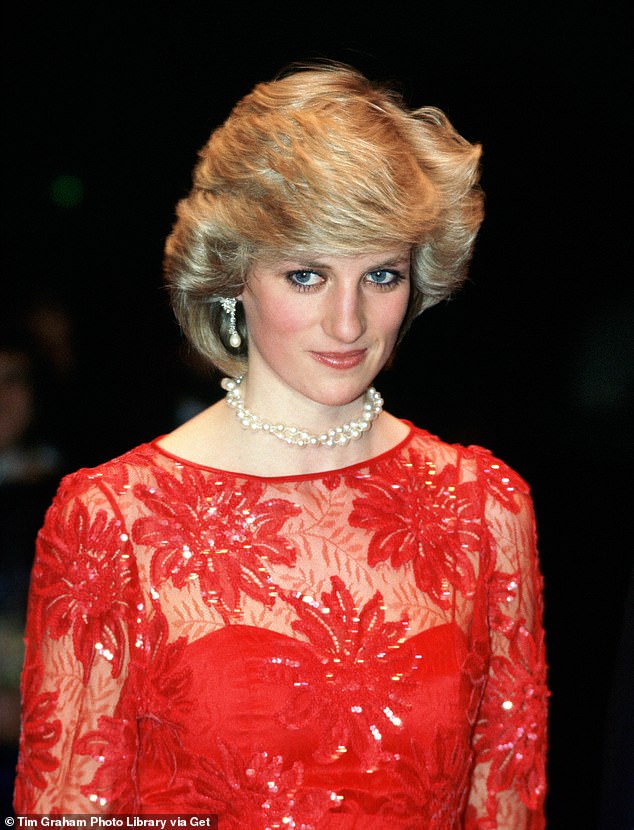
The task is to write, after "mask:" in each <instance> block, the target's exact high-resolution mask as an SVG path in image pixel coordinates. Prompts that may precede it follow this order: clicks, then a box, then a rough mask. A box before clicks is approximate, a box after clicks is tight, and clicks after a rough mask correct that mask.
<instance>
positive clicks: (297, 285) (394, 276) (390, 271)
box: [286, 268, 405, 293]
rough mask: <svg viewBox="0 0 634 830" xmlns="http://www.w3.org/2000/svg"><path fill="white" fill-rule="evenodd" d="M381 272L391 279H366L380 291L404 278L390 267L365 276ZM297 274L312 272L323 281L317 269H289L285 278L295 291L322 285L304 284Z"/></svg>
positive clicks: (307, 289) (313, 289)
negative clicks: (297, 279) (298, 279)
mask: <svg viewBox="0 0 634 830" xmlns="http://www.w3.org/2000/svg"><path fill="white" fill-rule="evenodd" d="M383 273H385V274H391V275H392V279H391V280H390V281H389V282H383V283H382V282H374V281H373V280H368V282H369V283H370V284H371V285H373V286H374V287H375V288H378V289H379V290H381V291H389V290H390V289H392V288H395V287H396V286H397V285H398V284H399V283H401V282H403V280H404V279H405V277H404V276H403V274H402V273H401V272H400V271H395V270H394V269H392V268H377V269H376V270H374V271H368V273H367V274H366V276H368V277H369V276H371V275H372V274H383ZM298 274H314V275H315V276H317V277H320V279H322V281H323V278H322V277H321V274H319V273H318V272H317V271H311V270H309V269H303V268H300V269H298V270H297V271H289V272H288V274H286V279H287V280H288V282H289V283H290V285H291V287H292V288H294V289H295V290H296V291H300V292H302V293H305V292H309V291H315V290H317V289H319V288H320V286H321V285H322V283H321V282H319V283H315V284H314V285H304V284H303V283H300V282H296V281H295V277H296V276H297V275H298Z"/></svg>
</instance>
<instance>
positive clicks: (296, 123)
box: [164, 64, 483, 374]
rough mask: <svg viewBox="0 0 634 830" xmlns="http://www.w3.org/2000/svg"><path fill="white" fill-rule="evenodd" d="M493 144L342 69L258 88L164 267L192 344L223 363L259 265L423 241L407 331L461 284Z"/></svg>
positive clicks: (214, 141)
mask: <svg viewBox="0 0 634 830" xmlns="http://www.w3.org/2000/svg"><path fill="white" fill-rule="evenodd" d="M480 154H481V148H480V146H479V145H477V144H470V143H469V142H468V141H466V140H465V139H464V138H462V137H461V136H460V135H458V133H457V132H456V131H455V130H454V128H453V127H452V125H451V124H450V123H449V120H448V119H447V117H446V116H445V115H444V114H443V113H442V112H441V111H440V110H438V109H435V108H433V107H423V108H421V109H416V110H410V109H408V108H407V107H406V106H405V105H404V103H403V101H402V98H401V96H400V95H399V94H398V93H397V92H395V91H394V90H391V89H388V88H386V87H384V86H382V85H380V84H377V83H374V82H371V81H369V80H368V79H367V78H365V77H364V76H363V75H362V74H361V73H359V72H358V71H357V70H355V69H353V68H351V67H348V66H342V65H339V64H336V65H335V64H326V65H318V66H308V67H301V68H300V67H296V68H294V69H293V70H291V71H289V72H287V73H286V74H283V75H281V76H279V77H278V78H276V79H275V80H273V81H270V82H267V83H261V84H258V85H257V86H256V87H255V88H254V89H253V91H252V92H251V93H249V94H248V95H246V96H245V97H244V98H242V99H241V100H240V101H239V102H238V103H237V104H236V106H235V107H234V109H233V111H232V112H231V113H230V115H229V117H228V118H227V120H226V121H225V122H224V124H222V125H221V126H220V127H218V128H217V129H216V130H214V132H213V133H212V134H211V137H210V139H209V141H208V142H207V144H206V145H205V146H204V147H203V148H202V150H200V152H199V154H198V162H197V164H196V166H195V168H194V175H193V186H192V189H191V191H190V193H189V195H188V196H187V197H186V198H184V199H182V200H181V201H180V202H179V203H178V205H177V207H176V214H177V219H176V222H175V224H174V226H173V229H172V232H171V234H170V235H169V236H168V238H167V241H166V245H165V257H164V269H165V278H166V282H167V284H168V286H169V288H170V293H171V298H172V305H173V308H174V311H175V314H176V317H177V319H178V321H179V323H180V325H181V327H182V329H183V331H184V333H185V335H186V336H187V337H188V339H189V340H190V341H191V342H192V344H193V345H194V346H195V347H196V348H197V349H198V351H200V352H201V353H202V354H203V355H204V356H206V357H207V358H208V359H209V360H211V361H212V363H214V364H215V365H216V366H217V367H218V368H220V369H221V370H222V371H225V372H228V373H230V374H239V373H240V372H242V371H244V368H245V366H246V358H247V349H248V339H247V332H246V330H245V325H244V319H243V318H242V316H241V313H239V314H238V326H239V329H240V331H241V335H242V342H243V346H242V347H241V348H240V349H239V350H237V351H236V350H233V349H229V348H228V347H227V346H226V345H225V344H226V343H227V342H228V336H227V325H228V321H227V315H226V314H225V313H224V312H223V311H222V309H221V307H220V303H219V298H220V297H226V296H236V295H238V294H239V293H240V292H241V291H242V289H243V287H244V284H245V281H246V279H247V276H248V273H249V269H250V268H251V266H252V265H253V263H254V262H255V261H258V260H262V259H274V258H276V257H282V256H283V257H285V256H291V255H292V256H296V255H301V254H304V253H306V254H308V253H313V254H315V253H328V254H340V255H354V254H360V253H370V252H373V251H379V250H383V249H386V248H390V247H396V246H401V245H409V246H411V247H412V290H411V295H410V301H409V308H408V312H407V315H406V318H405V321H404V323H403V328H402V331H401V336H402V334H403V333H404V332H405V331H406V329H407V327H408V326H409V324H410V323H411V321H412V320H413V319H414V317H415V316H416V315H418V314H420V312H421V311H423V309H425V308H428V307H429V306H431V305H434V304H435V303H437V302H439V301H440V300H443V299H446V298H448V297H449V296H450V295H451V294H452V293H453V292H454V291H455V290H456V289H457V288H458V287H459V286H460V285H461V284H462V282H463V280H464V278H465V276H466V268H467V265H468V262H469V259H470V256H471V252H472V249H473V244H474V240H475V237H476V234H477V231H478V228H479V226H480V223H481V221H482V217H483V195H482V192H481V190H480V188H479V186H478V178H479V160H480Z"/></svg>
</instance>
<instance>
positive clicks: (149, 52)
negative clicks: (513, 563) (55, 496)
mask: <svg viewBox="0 0 634 830" xmlns="http://www.w3.org/2000/svg"><path fill="white" fill-rule="evenodd" d="M413 8H414V6H412V7H408V8H406V6H405V4H400V3H392V4H382V6H380V7H379V6H377V7H374V6H364V5H361V4H345V3H343V4H337V5H334V6H332V7H330V6H328V5H327V4H326V5H324V4H312V5H307V4H293V5H291V4H272V5H271V6H270V7H267V8H264V6H263V5H259V6H258V7H256V8H250V7H247V6H243V5H241V4H226V5H222V6H221V5H216V4H210V3H190V4H187V3H165V4H158V5H157V4H152V3H146V4H125V5H124V4H121V3H119V4H117V3H115V4H110V5H108V6H106V5H105V4H104V5H101V4H90V5H89V6H88V4H84V6H82V7H78V8H77V9H75V8H71V6H70V5H68V4H65V3H57V4H50V5H48V6H46V7H44V6H42V7H36V6H33V5H29V4H23V5H22V6H21V7H20V8H14V9H12V10H11V19H7V20H5V27H4V36H3V41H4V46H5V49H4V51H5V93H4V125H5V126H4V130H3V132H4V139H5V142H4V143H5V149H4V153H3V154H4V172H3V181H4V187H5V194H4V200H3V203H4V207H3V210H4V242H3V260H4V262H3V265H4V275H3V295H4V298H3V300H2V303H3V305H4V310H6V309H7V308H15V309H16V310H19V309H20V308H22V307H27V308H28V306H29V304H30V303H32V302H34V301H35V300H36V299H37V298H39V297H41V296H44V297H51V298H53V299H55V300H56V301H58V302H60V303H61V304H62V306H63V307H64V308H65V309H66V310H67V312H68V314H69V316H70V319H71V320H72V326H73V338H74V344H75V350H76V354H77V360H78V363H77V367H76V372H75V379H74V385H71V386H70V387H68V388H65V389H64V391H63V393H62V392H61V391H60V394H59V395H58V396H57V397H56V396H55V394H53V395H52V396H51V397H50V399H49V401H50V404H49V405H50V411H49V416H50V422H49V426H50V429H51V432H52V433H54V437H55V439H56V440H58V441H59V442H60V443H61V444H62V446H63V448H64V451H65V453H66V459H67V465H68V467H69V468H70V467H72V468H74V467H76V466H83V465H91V464H95V463H99V462H100V461H103V460H106V458H108V457H111V456H113V455H115V454H118V453H119V452H122V451H124V450H125V449H127V448H129V447H130V446H132V445H134V444H136V443H139V442H140V441H144V440H147V439H150V438H153V437H155V436H156V435H158V434H160V433H162V432H166V431H168V430H169V429H170V428H171V427H172V426H173V425H174V417H175V416H174V407H175V401H176V400H177V399H178V398H179V396H180V395H182V394H184V393H191V394H195V395H197V396H198V397H199V398H200V399H202V400H205V401H209V402H212V401H213V400H215V399H216V398H217V397H218V396H219V391H218V390H217V380H216V379H215V378H214V377H213V376H211V375H209V376H204V375H201V374H200V373H196V372H193V371H192V370H191V368H188V367H187V365H186V361H187V357H186V352H185V351H184V349H183V344H182V342H181V338H180V336H179V333H178V331H177V329H176V325H175V323H174V321H173V318H172V315H171V312H170V311H169V308H168V305H167V301H166V297H165V293H164V289H163V288H162V285H161V257H162V245H163V240H164V238H165V235H166V234H167V232H168V231H169V228H170V226H171V223H172V221H173V216H174V213H173V210H174V204H175V202H176V200H177V199H178V198H180V197H181V196H182V195H183V194H184V193H185V192H186V191H187V189H188V188H189V184H190V174H191V168H192V165H193V163H194V161H195V156H196V151H197V150H198V148H199V147H200V146H201V145H202V144H203V143H204V142H205V141H206V139H207V137H208V134H209V132H210V131H211V129H212V128H213V127H214V126H216V125H217V124H218V123H219V122H220V121H221V120H222V119H223V118H224V117H225V116H226V115H227V114H228V112H229V110H230V108H231V106H232V105H233V103H234V102H235V101H236V100H237V99H238V98H239V97H240V96H242V95H243V94H245V93H246V92H248V91H249V90H250V89H251V88H252V86H253V85H254V84H255V83H257V82H259V81H261V80H267V79H269V78H271V77H272V76H273V75H274V74H275V73H276V72H277V71H278V70H280V69H281V68H283V67H284V66H285V65H287V64H288V63H290V62H291V61H296V60H307V59H311V58H332V59H337V60H341V61H344V62H347V63H351V64H353V65H355V66H357V67H358V68H359V69H361V70H362V71H364V72H365V73H366V74H368V75H369V76H370V77H372V78H375V79H377V80H382V81H393V82H394V83H395V85H397V87H398V88H400V89H401V90H402V91H403V93H404V95H405V98H406V101H407V102H408V103H409V104H411V105H412V106H423V105H427V104H430V105H434V106H438V107H440V108H441V109H443V110H444V111H445V112H446V113H447V114H448V116H449V117H450V119H451V120H452V122H453V123H454V125H455V126H456V128H457V129H458V130H459V131H460V132H461V133H462V134H463V135H464V136H465V137H467V138H468V139H469V140H471V141H477V142H481V143H482V145H483V148H484V155H483V187H484V189H485V192H486V196H487V203H486V206H487V218H486V220H485V224H484V226H483V229H482V232H481V235H480V237H479V240H478V243H477V247H476V252H475V257H474V261H473V265H472V269H471V277H470V281H469V282H468V284H467V285H466V287H465V288H464V290H463V291H462V293H461V294H460V295H459V296H458V297H456V298H455V299H454V300H453V301H451V302H450V303H448V304H444V305H442V306H441V307H438V308H435V309H433V310H431V311H429V312H427V313H426V314H425V315H423V317H422V318H421V319H420V320H419V321H418V322H417V324H416V325H415V327H414V330H413V332H412V333H411V335H410V336H409V338H408V340H407V341H406V343H405V345H404V347H403V349H402V350H401V353H400V355H399V357H398V359H397V361H396V364H395V366H394V368H393V369H392V370H391V371H389V372H386V373H384V375H383V376H382V377H381V378H380V379H379V381H378V382H377V386H378V387H379V389H380V390H381V391H382V392H383V394H384V397H385V399H386V402H387V406H388V408H389V409H390V411H392V412H393V413H394V414H396V415H399V416H401V417H406V418H409V419H411V420H413V421H415V422H416V423H418V424H419V425H420V426H424V427H426V428H427V429H429V430H430V431H432V432H434V433H436V434H439V435H441V436H442V437H443V438H445V439H447V440H450V441H460V442H463V443H478V444H483V445H485V446H488V447H489V448H490V449H492V450H493V451H494V452H495V453H496V454H497V455H499V456H501V457H502V458H503V459H504V460H505V461H506V462H507V463H509V464H511V465H512V466H513V467H514V468H515V469H517V470H518V472H520V473H521V474H522V475H523V476H524V477H525V478H526V479H527V480H528V481H529V482H530V484H531V486H532V489H533V494H534V498H535V504H536V510H537V516H538V522H539V527H540V548H541V557H542V566H543V571H544V574H545V579H546V623H547V628H548V645H549V662H550V666H551V669H550V682H551V687H552V706H551V751H550V761H549V773H550V796H549V801H548V815H549V826H550V827H553V828H585V827H588V828H590V827H596V826H598V823H599V821H600V816H601V817H602V821H603V824H602V826H603V827H605V828H608V827H610V828H615V829H616V828H617V827H620V826H623V827H625V826H626V825H625V824H624V823H623V824H622V825H621V824H619V821H620V820H623V819H619V818H618V813H619V811H620V810H621V809H622V807H621V806H620V799H621V797H622V794H623V788H624V787H625V783H624V782H625V780H626V779H625V777H624V769H623V767H624V763H625V756H624V754H619V753H618V751H617V750H619V747H621V749H622V744H621V742H622V735H623V730H625V728H626V725H627V724H626V720H627V718H626V712H627V709H628V706H629V705H631V700H630V701H629V703H628V702H627V698H626V697H625V695H626V689H627V685H626V684H625V685H620V678H621V677H622V675H621V674H620V673H619V672H620V668H619V667H620V666H621V665H622V663H621V662H620V660H622V656H620V655H622V651H619V648H620V646H619V644H620V643H624V640H623V637H624V634H625V632H626V631H627V627H626V626H624V624H623V620H624V609H625V605H626V596H627V586H628V583H629V579H630V572H631V564H630V563H631V539H629V538H626V534H625V525H626V516H629V515H631V514H630V513H629V512H628V508H629V507H630V505H631V494H629V493H628V489H627V485H628V484H629V469H630V464H631V460H632V459H631V447H632V443H633V442H632V430H631V422H630V421H629V420H628V416H629V415H631V409H630V407H631V396H632V369H631V367H632V363H631V353H632V322H631V311H632V306H633V302H632V300H633V296H632V294H633V292H632V283H631V275H630V269H631V263H630V256H629V254H630V250H629V248H630V246H629V245H628V246H627V250H626V240H627V241H628V242H629V240H630V239H631V222H632V215H631V211H630V210H629V203H630V200H631V191H632V187H631V167H630V156H631V137H632V135H631V129H630V127H631V121H630V112H631V110H630V100H631V65H630V58H629V54H630V50H631V44H630V39H629V24H628V23H627V22H626V13H625V8H626V7H625V4H623V5H616V4H605V5H600V4H598V3H596V4H595V3H586V4H579V3H576V4H572V3H570V4H557V5H556V6H553V8H546V7H544V8H541V7H539V6H537V5H535V4H522V3H520V4H512V3H507V4H499V5H498V4H485V3H478V4H476V3H472V4H470V6H469V7H467V8H462V7H458V6H453V5H449V4H447V5H446V6H443V7H438V6H436V5H433V6H432V5H428V4H425V3H422V4H416V6H415V12H413V11H412V9H413ZM408 9H409V10H408ZM61 174H67V175H74V176H77V177H79V179H80V180H81V181H82V183H83V186H84V198H83V201H82V202H81V204H80V205H78V206H76V207H61V206H58V205H56V204H55V203H54V202H53V200H52V199H51V195H50V187H51V183H52V181H53V180H54V179H55V177H56V176H59V175H61ZM53 391H54V390H53ZM56 401H57V403H56ZM54 428H55V429H56V430H57V431H56V432H55V431H54ZM621 648H623V646H621ZM629 657H630V659H631V655H629ZM630 723H631V719H630Z"/></svg>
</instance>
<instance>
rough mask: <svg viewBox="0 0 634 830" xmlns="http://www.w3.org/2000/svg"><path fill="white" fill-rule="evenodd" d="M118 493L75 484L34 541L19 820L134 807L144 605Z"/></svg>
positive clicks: (73, 480) (87, 479) (99, 485)
mask: <svg viewBox="0 0 634 830" xmlns="http://www.w3.org/2000/svg"><path fill="white" fill-rule="evenodd" d="M111 492H112V491H111V489H110V488H109V487H106V486H105V485H104V483H103V482H102V481H101V480H100V479H99V477H94V478H93V477H91V476H89V475H87V474H81V473H79V474H75V475H74V476H70V477H68V478H67V479H65V480H64V481H63V482H62V484H61V486H60V489H59V491H58V494H57V496H56V498H55V500H54V502H53V504H52V505H51V507H50V508H49V510H48V512H47V515H46V519H45V522H44V525H43V527H42V529H41V531H40V533H39V535H38V538H37V545H36V556H35V561H34V566H33V571H32V576H31V585H30V593H29V608H28V615H27V625H26V637H25V643H26V652H25V662H24V668H23V673H22V686H21V688H22V729H21V740H20V754H19V760H18V768H17V778H16V786H15V798H14V807H15V810H16V812H18V813H46V812H79V813H88V812H108V811H112V810H113V808H114V807H116V808H117V809H121V808H124V807H131V806H132V805H133V803H134V792H133V783H132V781H133V765H134V759H135V752H136V740H137V738H136V720H135V718H134V711H133V708H134V694H133V691H132V690H131V689H130V677H129V674H130V666H131V664H132V663H133V662H134V661H135V660H137V658H138V655H139V653H140V652H141V651H142V648H140V647H141V646H142V644H143V642H142V620H143V617H144V606H143V603H144V601H143V598H142V596H141V592H140V589H139V581H138V577H137V573H136V566H135V562H134V558H133V556H132V555H131V548H130V542H129V534H128V532H127V528H126V526H125V523H124V520H123V517H122V516H121V515H120V513H119V511H118V508H117V502H116V499H115V498H113V497H112V495H111ZM131 651H132V652H133V655H132V657H133V659H132V660H131ZM126 690H127V691H126ZM115 775H116V781H117V782H118V783H117V784H113V782H114V780H115Z"/></svg>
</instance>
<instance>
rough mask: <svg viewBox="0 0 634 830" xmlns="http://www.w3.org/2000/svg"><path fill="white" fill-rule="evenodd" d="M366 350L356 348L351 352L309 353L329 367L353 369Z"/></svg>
mask: <svg viewBox="0 0 634 830" xmlns="http://www.w3.org/2000/svg"><path fill="white" fill-rule="evenodd" d="M366 352H367V349H356V350H355V351H353V352H311V355H312V356H313V357H314V358H315V360H316V361H317V362H318V363H323V364H324V365H325V366H330V368H331V369H353V368H354V367H355V366H358V365H359V364H360V363H361V362H362V361H363V359H364V358H365V355H366Z"/></svg>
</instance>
